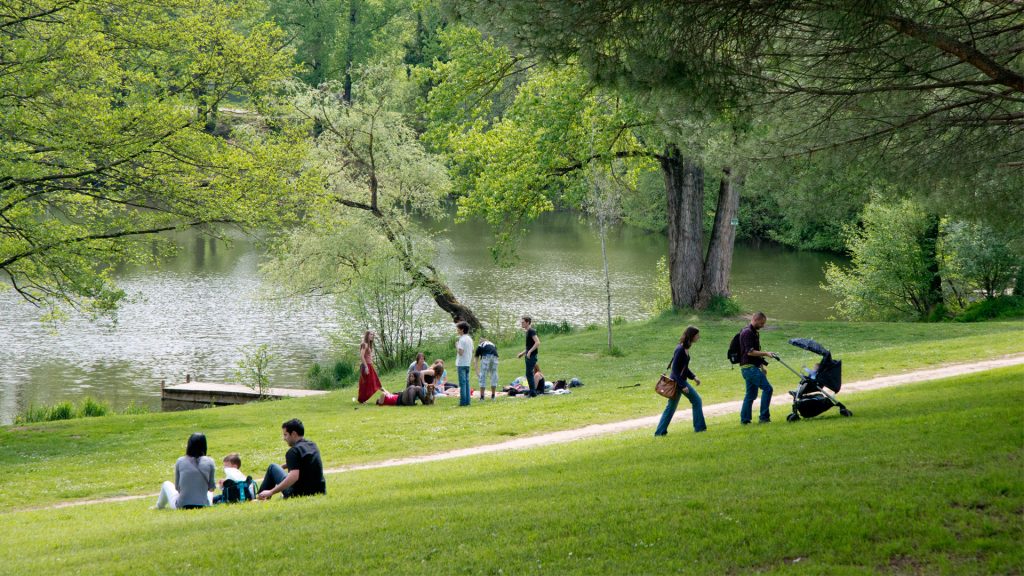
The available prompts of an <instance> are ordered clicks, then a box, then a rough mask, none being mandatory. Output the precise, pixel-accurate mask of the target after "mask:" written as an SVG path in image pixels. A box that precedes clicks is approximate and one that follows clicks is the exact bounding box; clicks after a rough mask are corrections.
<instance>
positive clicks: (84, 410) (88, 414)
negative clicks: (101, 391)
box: [78, 396, 110, 418]
mask: <svg viewBox="0 0 1024 576" xmlns="http://www.w3.org/2000/svg"><path fill="white" fill-rule="evenodd" d="M107 412H110V407H109V406H107V405H106V404H104V403H102V402H97V401H96V400H93V399H92V398H90V397H88V396H87V397H86V398H85V400H83V401H82V404H81V405H80V406H79V407H78V417H79V418H94V417H96V416H106V415H107Z"/></svg>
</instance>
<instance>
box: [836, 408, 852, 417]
mask: <svg viewBox="0 0 1024 576" xmlns="http://www.w3.org/2000/svg"><path fill="white" fill-rule="evenodd" d="M839 414H841V415H842V416H846V417H847V418H849V417H850V416H853V412H850V411H849V410H847V409H846V408H840V409H839Z"/></svg>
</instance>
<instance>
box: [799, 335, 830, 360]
mask: <svg viewBox="0 0 1024 576" xmlns="http://www.w3.org/2000/svg"><path fill="white" fill-rule="evenodd" d="M789 343H790V344H792V345H793V346H796V347H797V348H803V349H804V350H807V351H808V352H814V353H815V354H820V355H822V356H831V355H832V353H831V352H829V351H828V350H827V349H826V348H825V347H824V346H822V345H821V344H818V343H817V342H815V341H814V340H811V339H810V338H790V340H789Z"/></svg>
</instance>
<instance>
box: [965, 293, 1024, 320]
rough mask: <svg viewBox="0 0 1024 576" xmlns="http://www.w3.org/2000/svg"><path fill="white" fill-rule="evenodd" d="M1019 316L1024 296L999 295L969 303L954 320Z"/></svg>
mask: <svg viewBox="0 0 1024 576" xmlns="http://www.w3.org/2000/svg"><path fill="white" fill-rule="evenodd" d="M1021 317H1024V296H999V297H996V298H993V299H991V300H981V301H979V302H974V303H973V304H970V305H969V306H967V308H965V309H964V311H963V312H961V313H960V314H959V315H958V316H957V317H956V320H957V321H958V322H980V321H982V320H995V319H1001V318H1005V319H1009V318H1021Z"/></svg>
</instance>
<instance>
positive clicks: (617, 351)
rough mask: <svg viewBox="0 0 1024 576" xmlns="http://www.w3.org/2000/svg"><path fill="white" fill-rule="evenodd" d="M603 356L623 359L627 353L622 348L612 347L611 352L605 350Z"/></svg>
mask: <svg viewBox="0 0 1024 576" xmlns="http://www.w3.org/2000/svg"><path fill="white" fill-rule="evenodd" d="M603 354H604V355H605V356H611V357H613V358H622V357H623V356H625V355H626V353H625V352H623V351H622V348H619V347H618V346H612V347H611V349H610V350H609V349H605V350H604V352H603Z"/></svg>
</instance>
